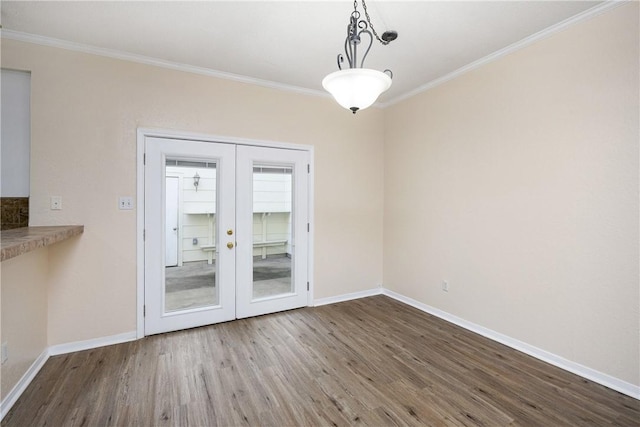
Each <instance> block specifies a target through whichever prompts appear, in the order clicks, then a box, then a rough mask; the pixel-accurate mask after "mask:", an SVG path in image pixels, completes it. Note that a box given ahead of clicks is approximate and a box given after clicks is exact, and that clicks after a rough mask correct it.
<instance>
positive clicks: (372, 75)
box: [322, 68, 391, 113]
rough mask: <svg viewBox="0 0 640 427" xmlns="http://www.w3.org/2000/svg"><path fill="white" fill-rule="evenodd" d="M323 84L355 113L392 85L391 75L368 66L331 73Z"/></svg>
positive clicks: (339, 101) (345, 106) (341, 103)
mask: <svg viewBox="0 0 640 427" xmlns="http://www.w3.org/2000/svg"><path fill="white" fill-rule="evenodd" d="M322 86H323V87H324V88H325V89H326V90H327V92H329V93H330V94H331V95H333V97H334V98H335V99H336V101H337V102H338V104H340V105H342V106H343V107H344V108H346V109H347V110H351V111H353V112H354V113H355V112H356V111H358V110H364V109H365V108H367V107H369V106H371V104H373V103H374V102H376V99H378V97H379V96H380V94H381V93H382V92H384V91H385V90H387V89H389V88H390V87H391V77H389V75H387V74H385V73H383V72H381V71H377V70H370V69H368V68H350V69H348V70H340V71H336V72H334V73H331V74H329V75H328V76H327V77H325V78H324V79H323V80H322Z"/></svg>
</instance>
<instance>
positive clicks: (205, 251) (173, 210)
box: [164, 159, 219, 313]
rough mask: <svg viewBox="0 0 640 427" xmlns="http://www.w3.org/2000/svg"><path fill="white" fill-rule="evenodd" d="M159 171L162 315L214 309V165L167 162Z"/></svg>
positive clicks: (189, 161)
mask: <svg viewBox="0 0 640 427" xmlns="http://www.w3.org/2000/svg"><path fill="white" fill-rule="evenodd" d="M165 172H166V173H165V176H166V178H165V179H166V186H165V196H166V197H165V233H164V236H165V275H164V277H165V281H164V312H165V313H167V312H175V311H184V310H190V309H197V308H202V307H210V306H215V305H218V304H219V289H218V288H219V286H216V276H217V274H216V273H217V265H216V201H217V199H216V194H217V191H216V190H217V179H216V178H217V168H216V163H215V162H211V161H191V160H181V159H167V161H166V165H165Z"/></svg>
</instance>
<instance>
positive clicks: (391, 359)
mask: <svg viewBox="0 0 640 427" xmlns="http://www.w3.org/2000/svg"><path fill="white" fill-rule="evenodd" d="M2 425H4V426H7V427H10V426H44V425H46V426H67V425H68V426H74V425H78V426H107V425H118V426H147V425H149V426H151V425H153V426H165V425H179V426H213V425H218V426H241V425H252V426H258V425H259V426H289V425H290V426H302V425H304V426H324V425H327V426H329V425H333V426H345V425H369V426H387V425H408V426H418V425H428V426H440V425H443V426H444V425H447V426H449V425H451V426H475V425H484V426H506V425H518V426H564V425H567V426H586V425H594V426H604V425H618V426H638V425H640V401H637V400H634V399H632V398H630V397H628V396H624V395H622V394H620V393H617V392H615V391H612V390H610V389H607V388H605V387H603V386H600V385H598V384H595V383H593V382H590V381H587V380H585V379H583V378H580V377H578V376H575V375H573V374H570V373H568V372H565V371H563V370H561V369H558V368H555V367H553V366H550V365H547V364H545V363H543V362H540V361H538V360H536V359H533V358H531V357H529V356H526V355H524V354H522V353H519V352H517V351H515V350H512V349H510V348H508V347H505V346H503V345H501V344H498V343H495V342H493V341H491V340H488V339H486V338H483V337H481V336H479V335H476V334H473V333H471V332H468V331H466V330H464V329H461V328H458V327H456V326H454V325H451V324H449V323H447V322H445V321H442V320H440V319H437V318H435V317H432V316H430V315H428V314H425V313H422V312H420V311H418V310H416V309H414V308H411V307H409V306H407V305H404V304H402V303H399V302H396V301H394V300H392V299H390V298H387V297H384V296H375V297H370V298H364V299H360V300H355V301H349V302H344V303H340V304H334V305H328V306H322V307H318V308H304V309H300V310H294V311H289V312H284V313H277V314H272V315H268V316H262V317H257V318H252V319H245V320H238V321H234V322H230V323H225V324H219V325H213V326H207V327H202V328H197V329H192V330H187V331H181V332H174V333H170V334H164V335H157V336H152V337H147V338H145V339H143V340H139V341H134V342H131V343H125V344H119V345H114V346H110V347H103V348H100V349H95V350H87V351H82V352H77V353H73V354H67V355H61V356H56V357H52V358H50V359H49V361H47V363H46V364H45V366H44V368H43V369H42V371H41V372H40V373H39V374H38V375H37V377H36V378H35V379H34V381H33V382H32V383H31V385H30V386H29V387H28V388H27V390H26V391H25V393H24V394H23V395H22V397H21V398H20V399H19V400H18V402H17V403H16V404H15V406H14V407H13V408H12V409H11V411H10V412H9V413H8V414H7V416H6V417H5V419H4V420H3V422H2Z"/></svg>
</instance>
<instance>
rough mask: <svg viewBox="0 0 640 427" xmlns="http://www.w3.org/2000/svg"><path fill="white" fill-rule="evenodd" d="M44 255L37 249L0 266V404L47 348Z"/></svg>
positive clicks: (45, 268) (45, 250)
mask: <svg viewBox="0 0 640 427" xmlns="http://www.w3.org/2000/svg"><path fill="white" fill-rule="evenodd" d="M48 251H49V249H47V248H41V249H38V250H36V251H34V252H29V253H28V254H26V255H22V256H19V257H17V258H12V259H9V260H7V261H3V262H2V264H1V265H0V270H1V272H2V273H1V274H0V283H1V285H0V289H1V291H0V294H1V295H2V296H1V297H0V298H1V300H2V304H1V310H2V314H1V317H2V328H1V329H0V340H1V341H2V342H6V343H7V344H8V349H9V359H8V360H7V362H6V363H5V364H4V365H2V367H1V368H0V381H1V387H0V400H2V399H4V398H5V396H6V395H7V393H9V392H10V391H11V389H12V388H13V386H14V385H15V384H16V383H17V382H18V380H20V378H21V377H22V375H24V373H25V372H26V371H27V369H29V367H30V366H31V365H32V364H33V362H35V360H36V359H37V358H38V356H40V355H41V354H42V353H43V352H44V351H45V350H46V348H47V286H46V284H47V274H48V262H49V261H48Z"/></svg>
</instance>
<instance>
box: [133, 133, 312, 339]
mask: <svg viewBox="0 0 640 427" xmlns="http://www.w3.org/2000/svg"><path fill="white" fill-rule="evenodd" d="M145 158H146V160H145V168H144V177H145V184H144V187H145V207H144V209H145V210H144V222H145V240H144V258H145V261H144V262H145V279H144V299H145V302H144V306H145V310H144V311H145V318H144V330H145V335H150V334H156V333H161V332H168V331H173V330H179V329H186V328H192V327H196V326H202V325H208V324H212V323H218V322H223V321H228V320H232V319H236V318H243V317H249V316H256V315H260V314H265V313H271V312H276V311H282V310H288V309H293V308H298V307H302V306H305V305H307V294H308V289H307V283H308V278H307V274H308V163H309V153H308V152H307V151H303V150H290V149H281V148H267V147H255V146H248V145H236V144H226V143H212V142H202V141H187V140H178V139H169V138H151V137H147V138H146V139H145Z"/></svg>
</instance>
